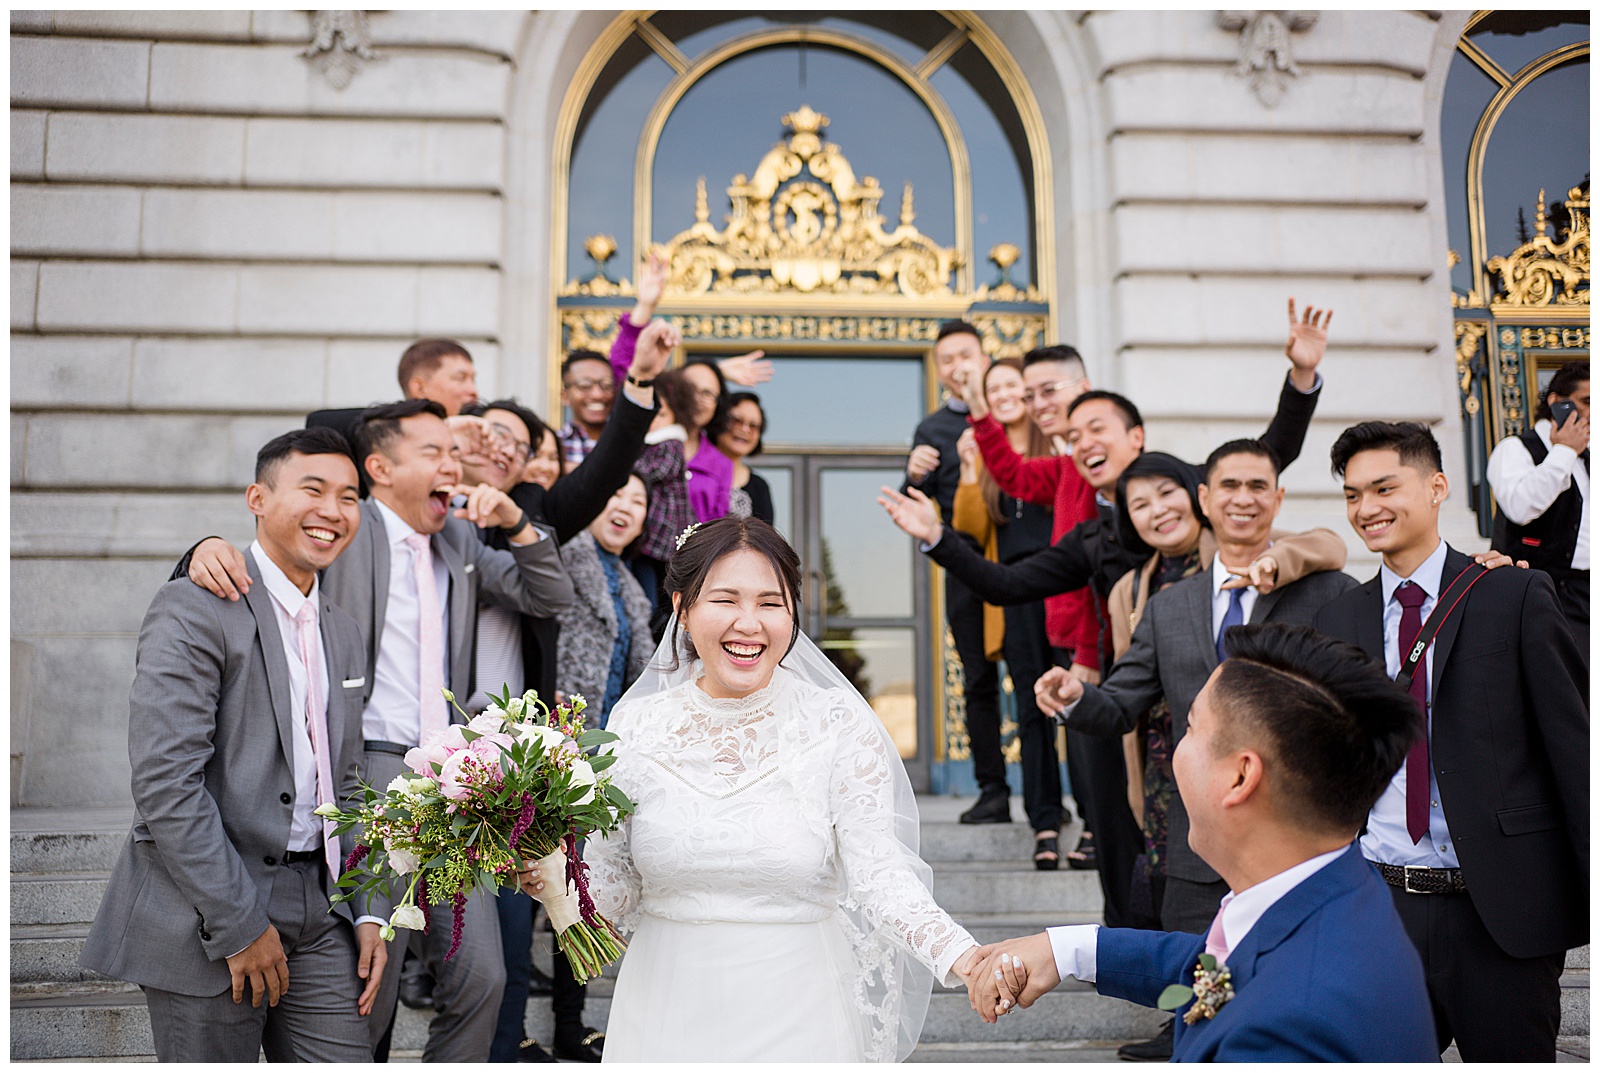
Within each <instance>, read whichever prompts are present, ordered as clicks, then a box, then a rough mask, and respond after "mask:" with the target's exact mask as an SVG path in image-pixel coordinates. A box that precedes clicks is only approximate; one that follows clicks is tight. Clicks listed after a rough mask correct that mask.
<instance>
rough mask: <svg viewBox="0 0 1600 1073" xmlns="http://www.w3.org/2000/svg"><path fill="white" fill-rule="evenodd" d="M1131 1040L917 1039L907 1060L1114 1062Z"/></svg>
mask: <svg viewBox="0 0 1600 1073" xmlns="http://www.w3.org/2000/svg"><path fill="white" fill-rule="evenodd" d="M1129 1042H1132V1041H1130V1040H1123V1039H1116V1040H1104V1039H1089V1040H1069V1041H1065V1042H1055V1041H1050V1042H1044V1041H1034V1042H1026V1043H1004V1042H998V1043H919V1044H917V1049H916V1050H914V1051H912V1052H911V1056H910V1057H909V1058H907V1059H906V1061H907V1062H962V1063H966V1062H1115V1061H1118V1058H1117V1048H1118V1047H1120V1046H1122V1045H1123V1044H1124V1043H1129Z"/></svg>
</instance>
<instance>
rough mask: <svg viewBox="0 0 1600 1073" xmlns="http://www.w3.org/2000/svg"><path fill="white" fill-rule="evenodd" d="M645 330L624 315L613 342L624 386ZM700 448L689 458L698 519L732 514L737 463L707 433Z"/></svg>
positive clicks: (613, 368) (692, 499) (613, 360)
mask: <svg viewBox="0 0 1600 1073" xmlns="http://www.w3.org/2000/svg"><path fill="white" fill-rule="evenodd" d="M642 331H644V329H643V328H642V327H637V326H635V325H634V323H633V322H632V321H631V320H629V319H628V315H627V314H626V313H624V314H623V315H622V319H621V324H620V325H618V328H617V338H616V341H615V342H614V343H612V344H611V374H612V375H613V376H615V377H616V379H617V385H618V386H619V387H620V386H621V385H622V381H623V379H624V378H626V377H627V375H628V366H630V365H632V364H633V349H634V347H635V346H636V345H638V342H639V333H640V332H642ZM699 435H700V449H699V450H698V451H696V452H695V455H694V457H693V458H691V459H690V460H689V463H688V466H687V469H688V473H689V506H690V507H692V508H693V509H694V516H695V520H696V521H701V522H709V521H712V520H714V519H716V518H720V517H722V516H723V515H724V514H727V513H728V495H729V493H730V492H731V491H732V490H733V463H732V462H731V461H729V460H728V456H727V455H725V454H723V453H722V452H721V451H719V450H717V448H716V446H715V445H714V444H712V442H711V440H710V439H709V438H708V437H707V436H706V435H705V433H704V432H701V433H700V434H699Z"/></svg>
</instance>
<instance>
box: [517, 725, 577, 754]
mask: <svg viewBox="0 0 1600 1073" xmlns="http://www.w3.org/2000/svg"><path fill="white" fill-rule="evenodd" d="M514 733H515V734H516V736H517V740H519V741H537V742H538V743H539V744H541V745H543V746H544V751H545V752H546V753H551V752H554V751H555V750H556V749H559V748H560V747H561V743H562V742H564V741H566V740H567V736H566V735H565V734H563V733H561V731H559V730H556V729H554V728H552V727H547V726H544V725H543V724H540V723H521V724H518V726H517V728H516V730H515V732H514Z"/></svg>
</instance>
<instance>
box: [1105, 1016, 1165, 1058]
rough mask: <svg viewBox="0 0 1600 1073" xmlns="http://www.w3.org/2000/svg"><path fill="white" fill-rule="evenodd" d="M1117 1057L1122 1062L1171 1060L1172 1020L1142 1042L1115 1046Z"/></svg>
mask: <svg viewBox="0 0 1600 1073" xmlns="http://www.w3.org/2000/svg"><path fill="white" fill-rule="evenodd" d="M1117 1057H1118V1058H1120V1059H1122V1060H1123V1061H1124V1062H1170V1061H1172V1022H1171V1021H1168V1022H1167V1027H1166V1028H1163V1029H1162V1030H1161V1031H1160V1032H1157V1033H1156V1034H1155V1037H1154V1038H1153V1039H1147V1040H1145V1041H1144V1042H1143V1043H1125V1044H1123V1045H1122V1046H1121V1047H1118V1048H1117Z"/></svg>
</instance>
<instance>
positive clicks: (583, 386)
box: [561, 378, 617, 395]
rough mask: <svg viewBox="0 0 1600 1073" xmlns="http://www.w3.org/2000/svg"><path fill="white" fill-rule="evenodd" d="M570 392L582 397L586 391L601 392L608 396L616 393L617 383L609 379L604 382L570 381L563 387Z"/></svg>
mask: <svg viewBox="0 0 1600 1073" xmlns="http://www.w3.org/2000/svg"><path fill="white" fill-rule="evenodd" d="M561 386H562V387H564V388H566V389H567V390H568V391H576V392H578V393H579V394H580V395H581V394H583V393H584V392H586V391H601V392H603V393H605V394H607V395H610V394H611V393H612V392H614V391H616V389H617V388H616V382H615V381H613V380H611V379H609V378H607V379H604V380H568V381H566V382H565V383H563V384H562V385H561Z"/></svg>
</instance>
